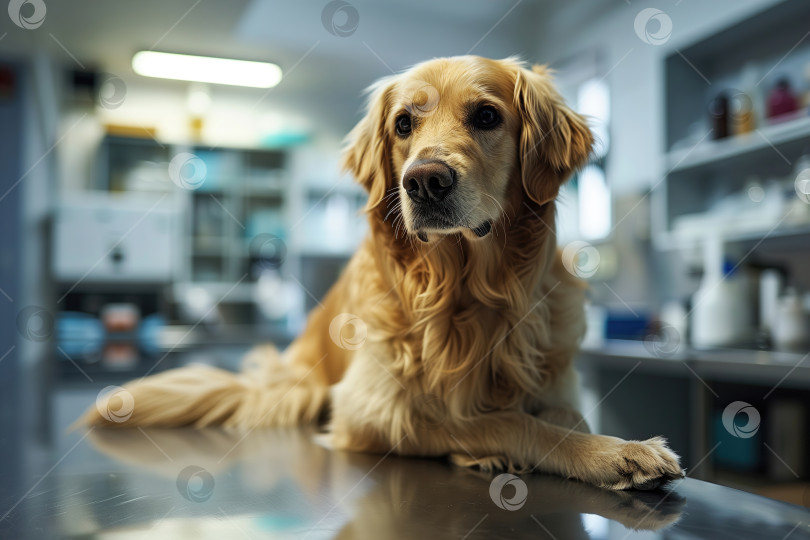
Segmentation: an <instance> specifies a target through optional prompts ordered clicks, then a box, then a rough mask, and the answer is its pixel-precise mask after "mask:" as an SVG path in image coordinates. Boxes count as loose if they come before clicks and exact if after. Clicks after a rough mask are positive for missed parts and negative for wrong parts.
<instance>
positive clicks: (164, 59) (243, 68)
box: [132, 51, 281, 88]
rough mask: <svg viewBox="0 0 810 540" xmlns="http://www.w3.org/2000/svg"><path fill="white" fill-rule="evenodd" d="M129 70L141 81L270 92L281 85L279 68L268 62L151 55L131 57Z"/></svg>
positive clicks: (139, 54) (141, 53) (144, 54)
mask: <svg viewBox="0 0 810 540" xmlns="http://www.w3.org/2000/svg"><path fill="white" fill-rule="evenodd" d="M132 69H133V70H135V73H137V74H138V75H143V76H144V77H158V78H160V79H178V80H181V81H198V82H204V83H212V84H230V85H233V86H251V87H253V88H272V87H274V86H275V85H277V84H278V83H279V82H281V68H280V67H278V66H277V65H276V64H270V63H268V62H249V61H246V60H230V59H228V58H211V57H208V56H190V55H187V54H173V53H164V52H154V51H140V52H138V53H135V56H133V57H132Z"/></svg>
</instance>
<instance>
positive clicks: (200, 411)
mask: <svg viewBox="0 0 810 540" xmlns="http://www.w3.org/2000/svg"><path fill="white" fill-rule="evenodd" d="M310 371H311V370H310ZM309 375H310V373H309V371H307V370H305V369H303V368H302V367H301V366H295V365H292V364H285V363H284V362H283V361H282V359H281V357H280V356H279V354H278V352H277V351H276V349H275V348H273V347H270V346H266V347H260V348H257V349H254V350H253V351H251V352H250V353H249V354H248V355H247V356H246V357H245V366H244V369H243V371H242V372H241V373H233V372H230V371H226V370H222V369H217V368H213V367H209V366H202V365H194V366H189V367H182V368H177V369H172V370H169V371H166V372H163V373H160V374H157V375H152V376H149V377H145V378H143V379H140V380H137V381H133V382H130V383H127V384H126V385H124V386H123V387H109V389H108V391H107V392H104V391H102V393H101V394H99V396H98V399H97V400H96V405H95V407H91V408H90V409H89V410H88V411H87V412H86V413H85V414H84V415H83V416H82V417H81V418H79V420H77V422H76V424H74V426H81V425H85V426H109V427H115V426H120V427H137V426H143V427H147V426H152V427H178V426H194V427H205V426H214V425H222V426H236V427H259V426H289V425H298V424H304V423H312V422H315V421H317V420H318V418H319V416H320V415H321V413H322V412H323V410H324V409H325V407H326V404H327V400H328V395H329V388H328V386H327V385H326V384H324V383H323V382H321V381H318V380H317V379H316V378H313V377H310V376H309Z"/></svg>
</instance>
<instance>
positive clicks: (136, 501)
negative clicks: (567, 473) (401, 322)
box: [0, 429, 810, 540]
mask: <svg viewBox="0 0 810 540" xmlns="http://www.w3.org/2000/svg"><path fill="white" fill-rule="evenodd" d="M1 470H2V473H0V516H2V518H3V519H2V521H0V537H2V538H32V539H34V538H36V539H40V538H44V539H48V538H77V539H78V538H81V539H89V538H98V539H105V540H108V539H109V540H113V539H132V538H149V539H152V540H158V539H162V538H171V539H184V538H189V539H195V540H197V539H208V538H211V539H214V538H216V539H221V538H227V539H230V538H235V539H239V538H247V539H250V538H254V539H260V538H313V539H314V538H369V539H385V538H417V539H420V540H425V539H433V538H468V539H473V538H482V539H492V538H551V539H556V540H565V539H579V538H600V539H608V538H609V539H614V538H615V539H634V538H644V539H650V538H672V539H676V538H677V539H685V538H710V539H725V538H728V539H745V538H751V539H770V538H773V539H776V540H799V539H805V538H810V511H808V509H806V508H803V507H797V506H790V505H786V504H782V503H778V502H775V501H772V500H769V499H764V498H761V497H757V496H754V495H750V494H747V493H743V492H740V491H736V490H732V489H728V488H724V487H720V486H716V485H712V484H707V483H703V482H700V481H696V480H691V479H686V480H684V481H680V482H676V483H675V484H674V485H673V486H672V488H671V489H670V490H669V491H656V492H611V491H605V490H601V489H597V488H594V487H591V486H588V485H585V484H581V483H578V482H572V481H566V480H563V479H560V478H556V477H551V476H544V475H524V476H521V477H520V478H519V479H517V480H515V479H510V478H504V479H501V480H502V484H503V486H502V488H500V489H499V487H498V485H495V486H494V487H493V485H492V479H493V477H492V476H491V475H486V474H482V473H479V472H476V471H472V470H466V469H461V468H457V467H454V466H452V465H450V464H448V463H446V462H443V461H441V460H428V459H405V458H400V457H396V456H393V455H391V456H380V455H363V454H350V453H344V452H337V451H333V450H330V449H328V448H325V447H324V446H322V445H321V444H319V443H318V441H317V436H316V434H314V433H312V432H311V431H309V430H306V429H257V430H253V431H245V432H240V431H225V430H217V429H207V430H192V429H178V430H154V429H149V430H146V429H144V430H139V429H127V430H102V429H94V430H90V431H78V432H72V433H65V434H60V435H59V436H58V437H57V438H56V439H55V440H54V441H53V445H52V449H51V450H50V451H49V452H48V453H47V454H46V455H45V457H44V459H43V460H41V464H40V466H39V467H37V468H35V470H20V469H19V467H18V466H17V465H16V464H15V463H10V462H9V461H8V460H4V463H3V468H2V469H1ZM523 493H525V497H524V496H523V495H522V494H523ZM523 499H525V502H524V501H523ZM521 503H522V506H521Z"/></svg>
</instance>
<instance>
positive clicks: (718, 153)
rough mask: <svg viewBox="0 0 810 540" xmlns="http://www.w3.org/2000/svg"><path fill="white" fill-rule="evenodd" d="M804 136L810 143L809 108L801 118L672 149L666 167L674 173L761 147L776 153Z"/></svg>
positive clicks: (740, 154) (743, 154) (755, 150)
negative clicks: (686, 147)
mask: <svg viewBox="0 0 810 540" xmlns="http://www.w3.org/2000/svg"><path fill="white" fill-rule="evenodd" d="M707 139H708V137H707ZM805 139H806V140H807V141H808V145H810V116H808V113H807V111H802V115H801V117H800V118H796V119H793V120H788V121H784V122H781V123H778V124H772V125H767V126H763V127H762V128H759V129H757V130H755V131H752V132H750V133H746V134H744V135H737V136H734V137H728V138H725V139H720V140H716V141H712V140H705V141H704V142H702V143H700V144H698V145H697V146H695V147H693V148H688V149H681V150H675V151H672V152H670V153H668V154H667V168H668V169H669V172H670V174H671V173H677V172H682V171H686V170H689V169H697V168H700V167H703V166H707V165H716V164H718V163H721V162H724V161H727V160H732V159H736V158H739V157H741V156H743V157H744V156H747V155H749V154H753V153H755V152H759V151H762V150H768V151H771V152H775V153H776V151H777V150H778V149H779V147H780V146H781V145H784V144H787V143H791V142H794V141H800V140H805ZM774 147H775V148H776V149H777V150H774ZM777 155H778V154H777Z"/></svg>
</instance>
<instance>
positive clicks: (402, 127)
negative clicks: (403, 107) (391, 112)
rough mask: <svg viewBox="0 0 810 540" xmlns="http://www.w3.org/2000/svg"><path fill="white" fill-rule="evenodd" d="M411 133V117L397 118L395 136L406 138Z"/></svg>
mask: <svg viewBox="0 0 810 540" xmlns="http://www.w3.org/2000/svg"><path fill="white" fill-rule="evenodd" d="M410 133H411V117H410V116H408V115H407V114H403V115H402V116H400V117H399V118H397V135H399V136H400V137H407V136H408V135H409V134H410Z"/></svg>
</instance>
